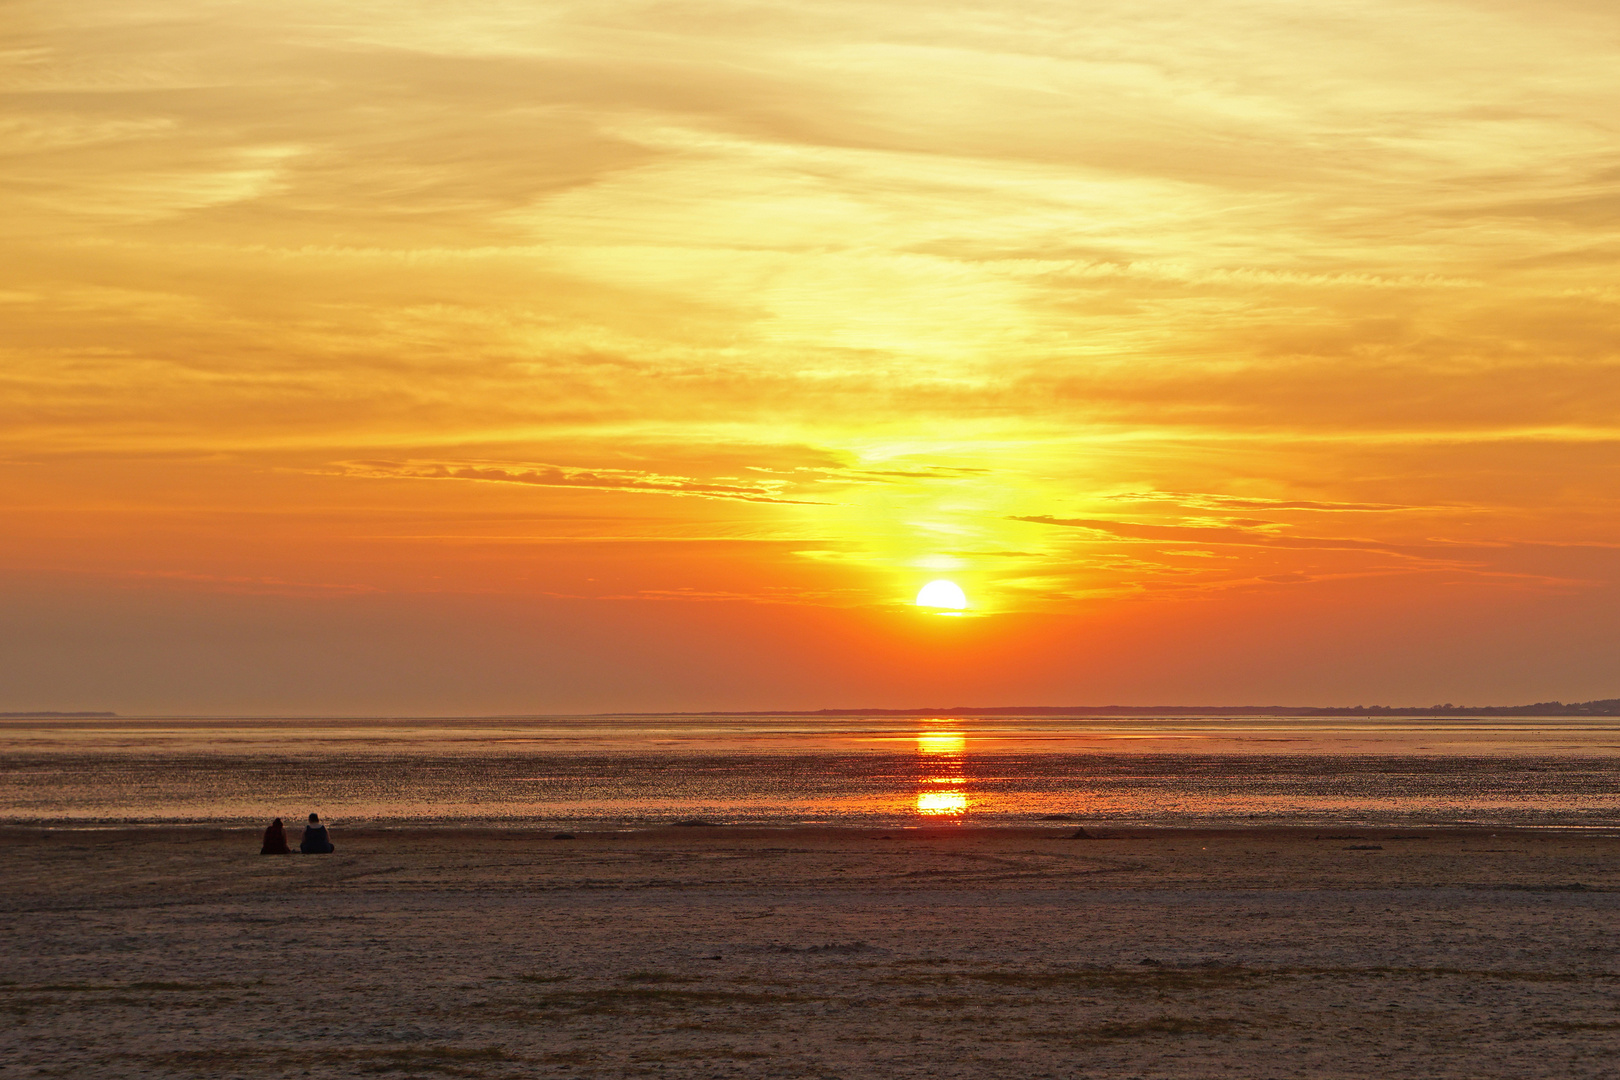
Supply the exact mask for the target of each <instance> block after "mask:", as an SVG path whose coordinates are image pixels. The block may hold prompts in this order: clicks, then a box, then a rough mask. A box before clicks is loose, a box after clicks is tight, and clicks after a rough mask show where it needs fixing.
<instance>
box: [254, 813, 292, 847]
mask: <svg viewBox="0 0 1620 1080" xmlns="http://www.w3.org/2000/svg"><path fill="white" fill-rule="evenodd" d="M259 854H260V855H290V854H292V849H291V848H289V847H288V846H287V832H286V830H285V829H283V828H282V827H281V819H280V818H276V820H274V821H272V822H271V823H270V826H269V827H268V828H267V829H265V830H264V846H263V847H261V848H259Z"/></svg>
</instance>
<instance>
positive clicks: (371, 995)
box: [0, 826, 1620, 1078]
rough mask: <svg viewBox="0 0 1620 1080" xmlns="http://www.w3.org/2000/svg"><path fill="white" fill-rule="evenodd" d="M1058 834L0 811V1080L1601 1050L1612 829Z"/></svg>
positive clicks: (1322, 1072) (1618, 1043)
mask: <svg viewBox="0 0 1620 1080" xmlns="http://www.w3.org/2000/svg"><path fill="white" fill-rule="evenodd" d="M291 831H292V832H293V833H294V835H296V830H291ZM1072 831H1073V826H1067V827H1052V828H1044V829H1001V830H986V831H975V830H967V829H959V828H947V829H940V830H895V831H887V832H885V831H877V830H871V831H861V830H833V829H826V830H814V829H791V830H769V829H737V828H730V827H721V828H702V827H694V828H661V829H651V830H646V831H637V832H629V833H616V834H590V833H579V834H577V836H576V838H574V839H554V838H553V837H552V834H550V833H544V832H533V831H517V830H512V831H501V830H464V829H460V830H457V829H419V830H383V829H366V830H361V829H351V830H346V829H343V828H341V826H340V827H338V828H335V829H334V839H335V840H336V842H337V844H338V853H337V854H336V855H332V856H297V855H293V856H283V857H261V856H259V855H258V854H257V851H258V832H257V830H255V831H253V832H251V833H250V832H245V831H240V830H228V829H206V828H197V829H180V830H173V831H161V830H153V829H136V830H107V831H72V830H55V831H47V830H37V829H18V828H13V829H4V830H0V850H3V857H4V859H5V865H6V872H5V874H4V876H3V877H0V907H3V910H4V919H3V920H0V923H3V925H0V961H3V963H0V979H3V980H4V981H3V982H0V1076H5V1077H11V1076H19V1077H22V1076H70V1077H114V1076H116V1077H126V1076H141V1077H162V1076H173V1077H255V1078H257V1077H303V1076H311V1077H337V1076H345V1077H347V1076H358V1075H378V1076H414V1077H490V1078H498V1077H530V1076H541V1077H553V1076H555V1077H576V1076H577V1077H628V1076H638V1077H645V1076H654V1077H659V1076H661V1077H687V1076H691V1077H818V1078H819V1077H874V1078H875V1077H906V1078H909V1077H918V1078H921V1077H1009V1078H1014V1077H1016V1078H1026V1077H1046V1076H1051V1077H1144V1078H1147V1077H1176V1078H1186V1077H1206V1076H1207V1077H1214V1076H1221V1077H1295V1076H1300V1077H1317V1078H1319V1077H1368V1076H1385V1077H1417V1076H1423V1077H1470V1078H1474V1077H1588V1076H1590V1077H1601V1076H1614V1075H1616V1074H1617V1072H1620V1069H1617V1066H1616V1065H1615V1062H1616V1060H1620V936H1617V935H1616V933H1615V931H1616V928H1617V927H1620V918H1617V916H1620V860H1617V858H1616V856H1617V854H1620V839H1617V838H1614V837H1608V836H1597V835H1571V834H1567V833H1551V832H1537V831H1530V830H1523V831H1505V830H1497V831H1495V832H1487V831H1458V830H1431V829H1419V830H1404V831H1391V830H1361V829H1356V830H1338V831H1335V830H1320V829H1316V830H1313V829H1306V830H1268V829H1260V828H1256V829H1249V830H1227V831H1209V832H1201V831H1178V830H1119V829H1099V830H1094V831H1095V832H1096V833H1097V835H1098V837H1099V838H1096V839H1070V838H1069V834H1070V833H1071V832H1072Z"/></svg>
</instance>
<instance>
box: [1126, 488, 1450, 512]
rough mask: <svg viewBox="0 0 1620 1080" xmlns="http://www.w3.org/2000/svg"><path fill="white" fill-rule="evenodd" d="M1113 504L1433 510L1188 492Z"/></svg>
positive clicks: (1137, 495)
mask: <svg viewBox="0 0 1620 1080" xmlns="http://www.w3.org/2000/svg"><path fill="white" fill-rule="evenodd" d="M1102 498H1104V499H1108V500H1110V501H1114V502H1166V503H1174V504H1176V505H1178V506H1190V507H1196V508H1198V509H1202V510H1322V511H1329V512H1334V513H1340V512H1349V511H1388V510H1418V509H1430V508H1429V507H1417V506H1411V505H1407V504H1404V503H1354V502H1318V501H1312V500H1306V499H1248V498H1240V497H1238V496H1235V495H1208V494H1201V493H1195V492H1187V491H1124V492H1120V493H1118V494H1115V495H1104V496H1102Z"/></svg>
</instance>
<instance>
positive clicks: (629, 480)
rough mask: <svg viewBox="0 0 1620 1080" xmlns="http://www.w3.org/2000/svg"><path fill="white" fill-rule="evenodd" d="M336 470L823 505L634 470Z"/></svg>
mask: <svg viewBox="0 0 1620 1080" xmlns="http://www.w3.org/2000/svg"><path fill="white" fill-rule="evenodd" d="M335 467H336V468H337V469H338V470H339V474H340V475H343V476H354V477H364V478H367V479H374V480H384V479H387V480H401V479H408V480H470V481H474V482H478V483H489V484H525V485H529V486H533V487H549V488H587V489H593V490H597V491H629V492H635V493H639V494H647V495H679V496H690V497H693V498H699V499H729V500H734V501H738V502H754V503H782V504H786V505H798V506H821V505H826V504H825V503H824V502H822V501H820V500H816V499H795V498H789V497H786V496H785V495H783V494H782V492H783V490H784V489H785V488H786V486H787V485H785V484H782V483H778V482H771V481H764V482H761V483H759V484H753V485H750V484H722V483H713V482H706V481H701V480H694V479H691V478H690V477H683V476H662V475H659V474H657V473H651V472H643V471H640V470H635V469H604V468H575V467H571V466H562V465H540V464H523V465H496V464H489V463H483V462H475V463H470V462H435V461H345V462H338V463H336V466H335Z"/></svg>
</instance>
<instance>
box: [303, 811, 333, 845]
mask: <svg viewBox="0 0 1620 1080" xmlns="http://www.w3.org/2000/svg"><path fill="white" fill-rule="evenodd" d="M298 850H299V851H302V852H303V853H304V854H305V855H330V854H332V852H334V851H336V850H337V849H336V848H335V847H333V846H332V838H331V837H329V836H327V835H326V826H325V825H322V824H321V815H319V814H311V815H309V824H308V825H305V826H304V838H303V839H302V840H300V841H298Z"/></svg>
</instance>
